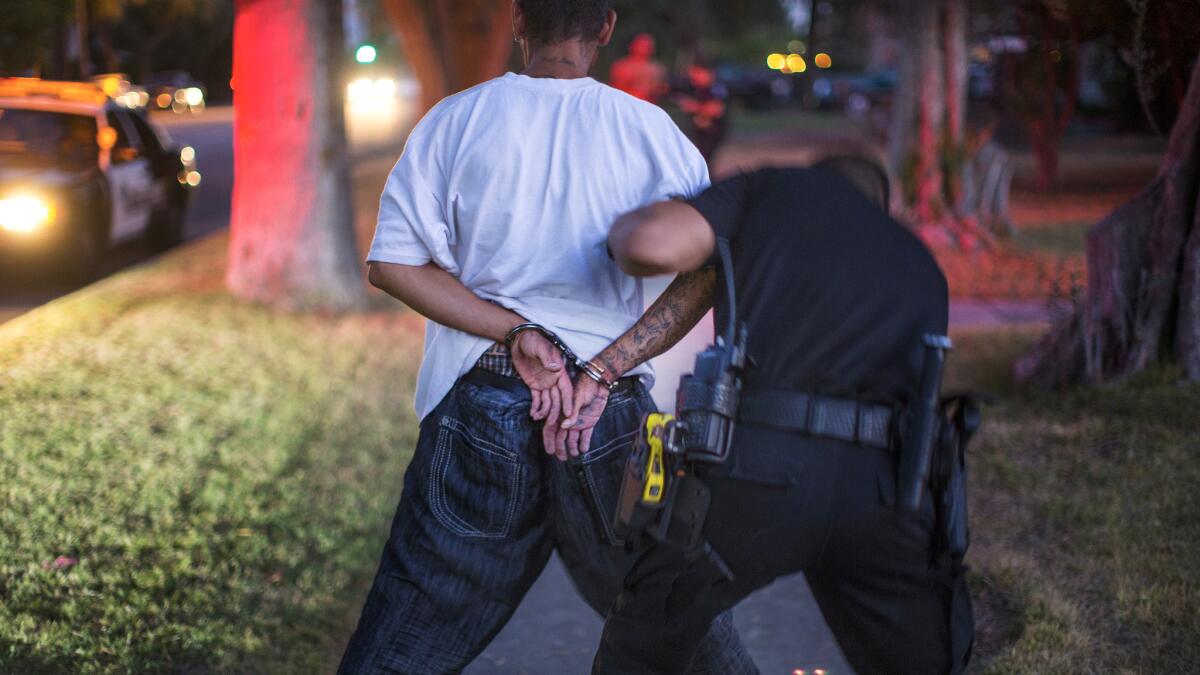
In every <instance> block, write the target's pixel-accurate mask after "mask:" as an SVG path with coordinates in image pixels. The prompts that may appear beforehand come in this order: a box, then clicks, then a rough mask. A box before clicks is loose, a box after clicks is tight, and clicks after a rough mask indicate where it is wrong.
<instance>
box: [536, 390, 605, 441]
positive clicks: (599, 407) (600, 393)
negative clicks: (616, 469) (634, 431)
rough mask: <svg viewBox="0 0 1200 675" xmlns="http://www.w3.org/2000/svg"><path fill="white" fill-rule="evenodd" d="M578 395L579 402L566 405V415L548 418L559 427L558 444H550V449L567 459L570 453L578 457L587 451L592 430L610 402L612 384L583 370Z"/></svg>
mask: <svg viewBox="0 0 1200 675" xmlns="http://www.w3.org/2000/svg"><path fill="white" fill-rule="evenodd" d="M574 399H575V401H574V403H575V405H574V406H572V407H571V408H566V409H564V411H563V419H561V420H548V421H547V422H546V426H547V427H549V426H551V425H553V426H554V427H555V433H554V447H553V448H551V447H550V446H546V452H549V453H550V454H552V455H555V456H557V457H558V458H559V459H566V456H567V455H568V454H569V455H570V456H571V457H578V456H580V455H583V454H585V453H587V451H588V448H589V447H590V446H591V443H592V431H593V430H594V429H595V427H596V423H597V422H599V421H600V416H601V415H603V414H604V408H605V407H606V406H607V405H608V388H607V387H604V386H603V385H601V384H600V383H599V382H597V381H595V380H593V379H592V378H590V377H588V376H587V375H584V374H580V375H579V376H578V377H576V378H575V391H574Z"/></svg>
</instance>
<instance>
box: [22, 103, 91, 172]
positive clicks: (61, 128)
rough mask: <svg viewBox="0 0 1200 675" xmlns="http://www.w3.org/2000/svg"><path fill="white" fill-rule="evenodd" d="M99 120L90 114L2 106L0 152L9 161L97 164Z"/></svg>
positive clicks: (74, 164)
mask: <svg viewBox="0 0 1200 675" xmlns="http://www.w3.org/2000/svg"><path fill="white" fill-rule="evenodd" d="M98 153H99V146H98V145H97V144H96V119H95V118H94V117H90V116H88V115H77V114H72V113H60V112H49V111H46V110H26V109H23V108H0V155H3V156H4V158H5V161H6V162H8V161H12V160H13V159H15V158H23V159H24V160H26V161H28V162H31V163H44V162H52V163H55V164H69V165H73V166H77V165H81V164H88V163H93V164H94V163H95V162H96V159H97V155H98Z"/></svg>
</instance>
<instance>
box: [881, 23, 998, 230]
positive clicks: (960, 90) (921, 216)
mask: <svg viewBox="0 0 1200 675" xmlns="http://www.w3.org/2000/svg"><path fill="white" fill-rule="evenodd" d="M893 11H894V12H895V19H896V22H897V26H898V33H899V37H900V64H899V65H900V68H899V76H900V81H899V84H898V86H897V88H896V96H895V100H894V101H893V107H892V122H891V128H890V129H889V133H888V155H889V160H890V162H891V165H892V170H893V172H894V173H895V174H896V175H899V176H900V177H901V181H902V183H903V187H904V192H903V196H904V198H905V201H906V206H907V207H908V208H909V210H910V211H911V213H912V215H913V218H914V220H916V221H917V223H918V224H919V225H921V226H926V227H929V226H936V227H947V228H949V229H950V230H951V234H954V235H958V238H959V241H960V243H962V242H965V241H966V240H967V239H971V240H973V239H975V238H977V237H978V236H979V235H978V234H977V233H975V232H974V230H975V229H977V228H975V227H974V225H973V221H972V220H971V219H970V216H971V213H970V207H969V205H968V204H967V203H966V201H965V200H964V199H963V190H964V183H965V181H966V177H965V173H966V171H967V161H966V160H967V156H968V154H969V148H968V147H967V133H966V106H967V88H966V81H967V77H966V75H967V49H966V27H967V7H966V2H965V0H930V1H928V2H927V1H925V0H898V1H897V2H895V3H894V5H893ZM935 224H936V225H935Z"/></svg>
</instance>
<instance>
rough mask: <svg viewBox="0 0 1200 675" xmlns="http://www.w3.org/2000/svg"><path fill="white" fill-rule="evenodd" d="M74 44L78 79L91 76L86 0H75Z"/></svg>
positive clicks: (90, 51) (90, 50)
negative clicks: (77, 63)
mask: <svg viewBox="0 0 1200 675" xmlns="http://www.w3.org/2000/svg"><path fill="white" fill-rule="evenodd" d="M75 45H76V49H77V52H76V56H77V57H78V60H79V79H81V80H86V79H88V78H89V77H91V76H92V48H91V42H90V38H89V37H88V11H87V0H75Z"/></svg>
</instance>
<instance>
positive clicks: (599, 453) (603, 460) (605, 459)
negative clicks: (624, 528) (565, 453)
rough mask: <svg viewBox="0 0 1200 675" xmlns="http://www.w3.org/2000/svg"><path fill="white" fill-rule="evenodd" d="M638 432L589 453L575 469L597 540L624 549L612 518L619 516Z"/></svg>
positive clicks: (630, 433) (625, 435) (613, 440)
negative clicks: (629, 460) (619, 502)
mask: <svg viewBox="0 0 1200 675" xmlns="http://www.w3.org/2000/svg"><path fill="white" fill-rule="evenodd" d="M637 433H638V432H637V431H631V432H628V433H626V434H622V435H621V436H618V437H616V438H614V439H612V440H611V441H609V442H608V443H605V444H604V445H603V446H602V447H599V448H596V449H594V450H591V451H589V452H588V453H587V454H586V455H584V456H583V457H581V458H580V459H579V460H578V461H577V463H576V464H575V466H574V469H575V476H576V478H577V479H578V481H579V487H580V490H581V491H582V492H583V497H584V499H585V500H587V505H588V510H589V511H590V512H591V514H592V521H593V523H594V527H595V531H596V534H597V538H598V539H599V541H600V543H601V544H605V545H608V546H620V545H622V544H623V543H624V542H623V541H621V540H620V539H618V538H617V535H616V533H615V532H614V531H613V524H612V519H613V517H614V516H615V515H616V513H617V499H618V498H619V496H620V492H621V481H622V479H623V478H624V474H625V463H626V461H627V460H628V458H629V454H630V452H631V451H632V450H633V441H634V437H635V436H636V435H637Z"/></svg>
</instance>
